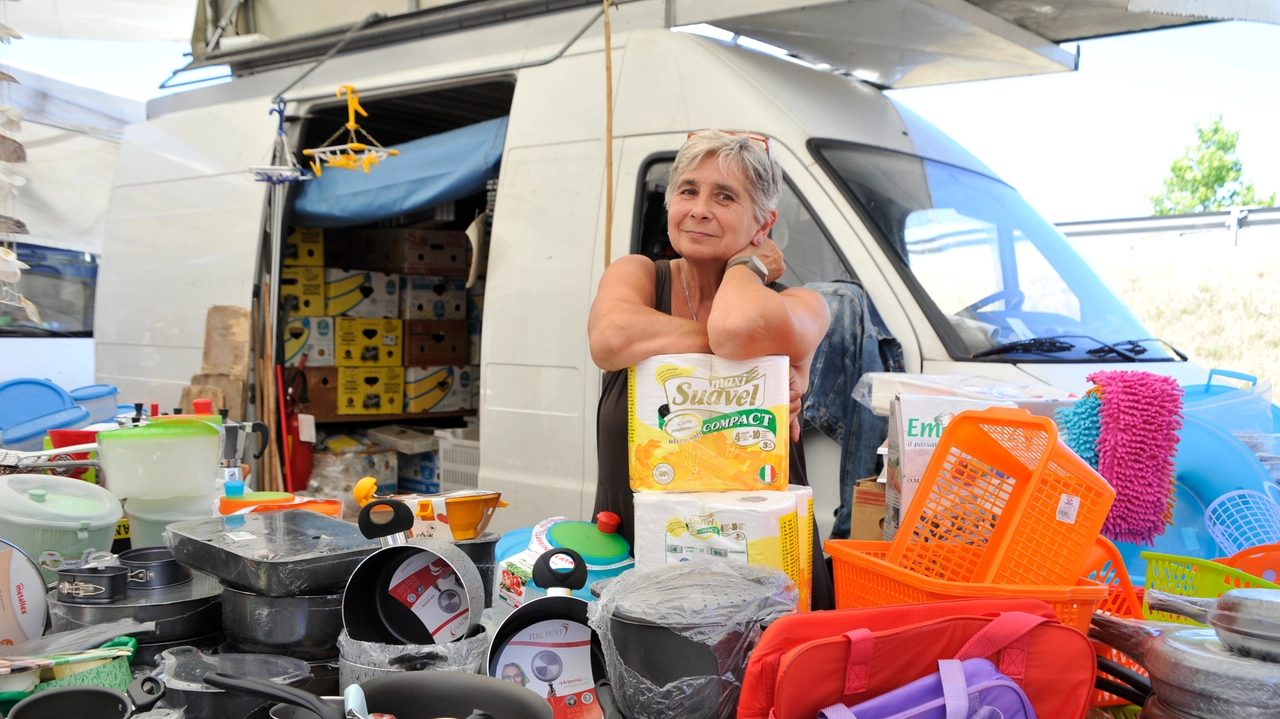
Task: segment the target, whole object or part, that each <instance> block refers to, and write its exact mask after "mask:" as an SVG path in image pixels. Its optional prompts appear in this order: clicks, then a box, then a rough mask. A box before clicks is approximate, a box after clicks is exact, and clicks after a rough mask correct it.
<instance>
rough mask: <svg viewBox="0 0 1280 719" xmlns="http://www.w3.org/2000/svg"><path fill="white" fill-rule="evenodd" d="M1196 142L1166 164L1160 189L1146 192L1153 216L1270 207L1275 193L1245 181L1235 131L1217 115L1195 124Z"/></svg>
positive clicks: (1273, 201)
mask: <svg viewBox="0 0 1280 719" xmlns="http://www.w3.org/2000/svg"><path fill="white" fill-rule="evenodd" d="M1196 134H1197V135H1198V136H1199V142H1197V143H1196V144H1194V145H1191V146H1189V147H1187V149H1186V150H1183V152H1182V156H1181V157H1178V158H1177V159H1175V160H1174V161H1173V163H1172V164H1171V165H1170V166H1169V174H1168V175H1167V176H1166V177H1165V178H1164V192H1162V193H1160V194H1157V195H1147V199H1148V200H1150V201H1151V209H1152V211H1153V213H1154V214H1157V215H1190V214H1194V213H1197V212H1215V211H1218V210H1223V209H1226V208H1228V207H1274V206H1275V204H1276V194H1275V193H1274V192H1273V193H1271V196H1270V197H1260V196H1258V194H1257V190H1256V189H1255V188H1254V186H1253V183H1252V182H1245V181H1244V180H1243V179H1241V178H1242V176H1243V175H1244V163H1243V162H1241V160H1240V157H1239V156H1238V155H1237V154H1236V144H1237V143H1238V142H1239V141H1240V133H1239V131H1236V132H1232V131H1231V130H1228V129H1227V128H1226V126H1225V125H1223V124H1222V116H1221V115H1218V116H1217V117H1215V118H1213V120H1212V121H1211V122H1210V123H1209V124H1208V126H1205V125H1201V124H1200V123H1196Z"/></svg>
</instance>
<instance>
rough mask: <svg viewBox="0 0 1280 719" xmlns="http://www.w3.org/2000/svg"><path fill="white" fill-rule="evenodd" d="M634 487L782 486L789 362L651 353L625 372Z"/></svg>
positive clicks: (787, 441) (713, 488) (786, 446)
mask: <svg viewBox="0 0 1280 719" xmlns="http://www.w3.org/2000/svg"><path fill="white" fill-rule="evenodd" d="M628 392H629V406H630V407H631V414H630V416H629V438H630V441H629V445H628V449H629V452H630V469H631V489H633V490H635V491H645V490H679V491H716V490H735V489H736V490H760V489H774V490H785V489H786V488H787V466H788V465H787V462H788V451H789V449H790V444H791V442H790V439H791V437H790V419H789V414H788V412H789V409H790V366H789V363H788V360H787V358H786V357H784V356H780V355H771V356H768V357H757V358H755V359H752V360H744V361H731V360H725V359H721V358H719V357H715V356H714V355H709V354H675V355H656V356H654V357H650V358H649V359H647V360H644V361H643V362H640V363H639V364H637V365H636V366H635V367H632V368H631V369H630V372H629V378H628Z"/></svg>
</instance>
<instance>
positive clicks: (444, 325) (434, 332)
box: [404, 320, 470, 367]
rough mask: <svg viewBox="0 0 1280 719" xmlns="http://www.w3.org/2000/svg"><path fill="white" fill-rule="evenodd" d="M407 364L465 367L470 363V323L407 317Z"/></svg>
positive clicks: (405, 353) (405, 324)
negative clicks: (468, 327) (468, 325)
mask: <svg viewBox="0 0 1280 719" xmlns="http://www.w3.org/2000/svg"><path fill="white" fill-rule="evenodd" d="M404 326H405V327H404V331H405V344H404V364H405V366H406V367H440V366H452V367H461V366H462V365H465V364H467V363H468V359H469V358H468V355H469V354H470V346H469V344H468V337H467V323H466V322H461V321H445V322H436V321H433V320H405V323H404Z"/></svg>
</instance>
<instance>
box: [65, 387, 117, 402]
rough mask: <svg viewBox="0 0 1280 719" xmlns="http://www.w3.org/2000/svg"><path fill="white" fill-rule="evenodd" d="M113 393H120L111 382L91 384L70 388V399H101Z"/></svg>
mask: <svg viewBox="0 0 1280 719" xmlns="http://www.w3.org/2000/svg"><path fill="white" fill-rule="evenodd" d="M113 394H120V390H118V389H116V386H115V385H113V384H91V385H89V386H88V387H78V388H76V389H73V390H71V399H72V400H74V401H76V402H87V401H89V400H91V399H102V398H103V397H109V396H111V395H113Z"/></svg>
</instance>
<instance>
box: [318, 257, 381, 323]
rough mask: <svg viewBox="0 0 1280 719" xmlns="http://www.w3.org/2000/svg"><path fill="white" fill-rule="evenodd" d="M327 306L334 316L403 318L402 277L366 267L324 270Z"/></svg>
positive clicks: (328, 311) (330, 313) (328, 312)
mask: <svg viewBox="0 0 1280 719" xmlns="http://www.w3.org/2000/svg"><path fill="white" fill-rule="evenodd" d="M324 296H325V307H326V308H327V312H326V313H325V314H328V315H330V316H333V317H338V316H340V315H341V316H346V317H364V318H366V319H381V318H386V319H396V318H399V317H400V277H399V276H398V275H387V274H383V273H381V272H367V271H364V270H339V269H336V268H333V267H328V268H325V271H324Z"/></svg>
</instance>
